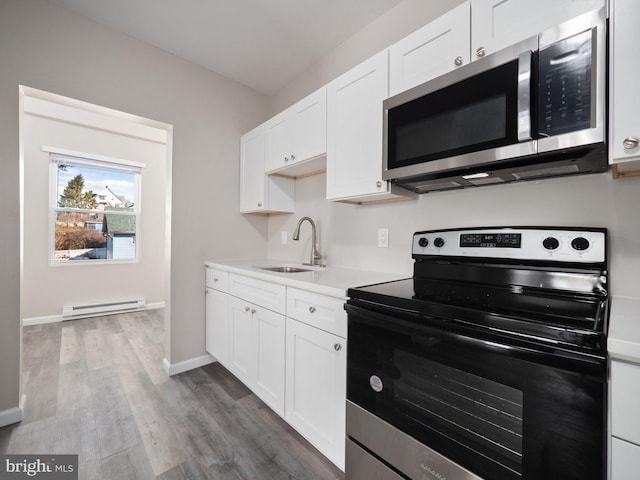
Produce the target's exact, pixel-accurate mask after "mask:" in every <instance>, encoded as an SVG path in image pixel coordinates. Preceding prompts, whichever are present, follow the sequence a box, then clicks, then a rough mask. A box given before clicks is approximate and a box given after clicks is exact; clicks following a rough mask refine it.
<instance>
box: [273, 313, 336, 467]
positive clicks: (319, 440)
mask: <svg viewBox="0 0 640 480" xmlns="http://www.w3.org/2000/svg"><path fill="white" fill-rule="evenodd" d="M346 358H347V357H346V341H345V340H344V339H343V338H340V337H337V336H335V335H331V334H330V333H327V332H323V331H322V330H318V329H317V328H314V327H310V326H308V325H305V324H303V323H300V322H298V321H296V320H292V319H290V318H287V360H286V371H287V381H286V405H285V418H286V420H287V422H289V424H290V425H291V426H293V427H294V428H295V429H296V430H297V431H298V432H300V434H302V436H304V437H305V438H306V439H307V440H309V441H310V442H311V443H312V444H313V445H314V446H315V447H316V448H317V449H318V450H320V452H322V453H323V454H324V455H325V456H326V457H327V458H329V460H331V461H332V462H333V463H335V464H336V465H337V466H338V467H339V468H341V469H343V470H344V448H345V443H344V438H345V437H344V436H345V403H346V368H347V366H346Z"/></svg>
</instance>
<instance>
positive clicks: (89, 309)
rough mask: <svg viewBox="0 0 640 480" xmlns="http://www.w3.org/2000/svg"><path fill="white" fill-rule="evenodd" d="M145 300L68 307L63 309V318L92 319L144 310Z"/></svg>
mask: <svg viewBox="0 0 640 480" xmlns="http://www.w3.org/2000/svg"><path fill="white" fill-rule="evenodd" d="M144 305H145V302H144V298H138V299H135V300H125V301H122V302H109V303H94V304H91V305H66V306H63V307H62V318H77V317H91V316H97V315H109V314H113V313H120V312H126V311H131V310H139V309H141V308H144Z"/></svg>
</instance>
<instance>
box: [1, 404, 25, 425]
mask: <svg viewBox="0 0 640 480" xmlns="http://www.w3.org/2000/svg"><path fill="white" fill-rule="evenodd" d="M21 421H22V409H21V408H20V407H13V408H8V409H7V410H3V411H1V412H0V427H6V426H7V425H11V424H13V423H18V422H21Z"/></svg>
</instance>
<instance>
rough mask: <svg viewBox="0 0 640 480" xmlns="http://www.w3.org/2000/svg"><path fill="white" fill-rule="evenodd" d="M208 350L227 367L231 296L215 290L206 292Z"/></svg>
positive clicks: (211, 289) (209, 289)
mask: <svg viewBox="0 0 640 480" xmlns="http://www.w3.org/2000/svg"><path fill="white" fill-rule="evenodd" d="M205 312H206V320H205V323H206V326H205V331H206V337H205V338H206V341H205V343H206V345H205V347H206V350H207V352H209V353H210V354H211V355H213V356H214V357H215V358H216V360H218V362H220V363H221V364H222V365H224V366H227V365H228V360H229V342H228V338H229V327H228V323H229V295H227V294H226V293H224V292H221V291H219V290H214V289H213V288H207V290H206V306H205Z"/></svg>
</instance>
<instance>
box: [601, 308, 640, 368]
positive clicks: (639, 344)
mask: <svg viewBox="0 0 640 480" xmlns="http://www.w3.org/2000/svg"><path fill="white" fill-rule="evenodd" d="M607 348H608V350H609V355H611V358H618V359H621V360H627V361H631V362H636V363H640V298H635V297H616V296H614V297H612V298H611V311H610V314H609V336H608V340H607Z"/></svg>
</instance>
